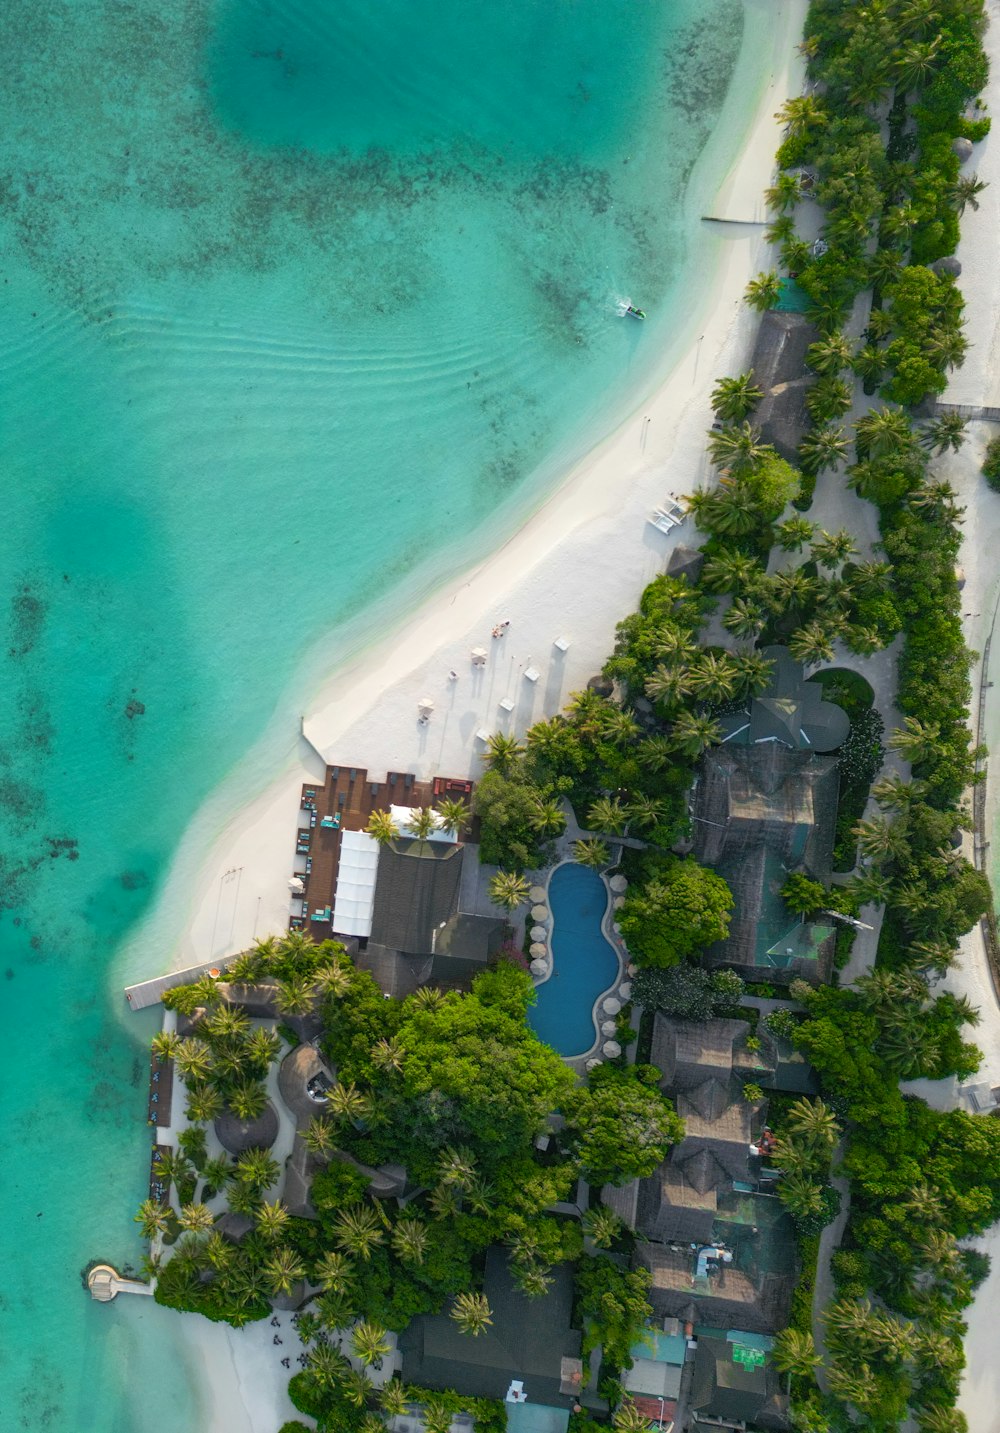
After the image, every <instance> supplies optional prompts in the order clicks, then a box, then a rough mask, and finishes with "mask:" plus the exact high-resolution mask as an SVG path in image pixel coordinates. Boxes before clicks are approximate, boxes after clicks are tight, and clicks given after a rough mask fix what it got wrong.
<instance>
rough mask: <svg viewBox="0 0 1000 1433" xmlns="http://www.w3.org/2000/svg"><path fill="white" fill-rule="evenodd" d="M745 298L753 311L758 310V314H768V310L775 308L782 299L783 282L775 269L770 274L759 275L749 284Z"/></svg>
mask: <svg viewBox="0 0 1000 1433" xmlns="http://www.w3.org/2000/svg"><path fill="white" fill-rule="evenodd" d="M743 297H744V298H745V299H746V301H747V303H748V304H749V305H750V307H751V308H752V309H756V310H757V312H758V313H766V312H767V310H768V309H771V308H774V306H775V304H776V303H777V302H778V300H779V298H780V297H781V280H780V279H779V278H778V275H777V274H776V273H775V272H774V270H773V269H772V270H771V271H770V273H759V274H758V275H757V277H756V278H755V279H751V280H750V282H749V283H748V284H747V287H746V293H745V294H744V295H743Z"/></svg>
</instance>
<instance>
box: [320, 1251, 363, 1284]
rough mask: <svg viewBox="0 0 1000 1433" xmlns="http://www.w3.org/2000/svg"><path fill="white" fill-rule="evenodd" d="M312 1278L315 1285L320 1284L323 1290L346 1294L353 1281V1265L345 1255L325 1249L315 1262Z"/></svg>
mask: <svg viewBox="0 0 1000 1433" xmlns="http://www.w3.org/2000/svg"><path fill="white" fill-rule="evenodd" d="M313 1278H314V1279H315V1281H316V1283H317V1284H322V1286H323V1288H324V1290H325V1289H329V1290H330V1291H331V1292H332V1293H334V1294H341V1295H342V1294H346V1293H347V1291H348V1289H350V1288H351V1285H352V1283H353V1281H354V1265H353V1264H352V1263H351V1261H350V1259H348V1257H347V1255H346V1254H338V1253H337V1252H336V1250H334V1249H326V1250H324V1252H323V1253H322V1254H321V1255H320V1256H319V1258H318V1259H317V1260H316V1266H315V1268H314V1270H313Z"/></svg>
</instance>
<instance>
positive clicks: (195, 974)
mask: <svg viewBox="0 0 1000 1433" xmlns="http://www.w3.org/2000/svg"><path fill="white" fill-rule="evenodd" d="M238 954H239V952H236V953H235V954H233V955H227V956H224V957H223V958H222V959H221V960H208V961H206V962H205V964H204V965H189V966H188V967H187V969H186V970H175V971H174V972H173V974H172V975H157V976H154V977H153V979H152V980H141V981H140V982H139V984H138V985H126V987H125V999H126V1000H127V1001H128V1003H129V1005H130V1006H131V1007H132V1009H133V1010H145V1009H146V1008H147V1006H149V1005H157V1004H159V1002H160V1000H161V999H162V998H163V992H164V991H165V990H172V989H173V987H174V986H175V985H193V984H194V983H195V981H196V980H200V979H201V977H202V976H203V975H207V974H208V972H209V971H210V970H225V968H226V966H227V965H229V964H230V963H231V962H232V961H234V960H235V959H236V957H237V955H238Z"/></svg>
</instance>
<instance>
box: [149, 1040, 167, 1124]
mask: <svg viewBox="0 0 1000 1433" xmlns="http://www.w3.org/2000/svg"><path fill="white" fill-rule="evenodd" d="M173 1093H174V1062H173V1060H158V1059H157V1058H156V1056H155V1055H150V1057H149V1101H148V1105H149V1108H148V1110H147V1116H146V1123H147V1124H151V1125H158V1126H159V1127H160V1129H169V1128H170V1111H171V1105H172V1104H173Z"/></svg>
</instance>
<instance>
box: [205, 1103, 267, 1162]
mask: <svg viewBox="0 0 1000 1433" xmlns="http://www.w3.org/2000/svg"><path fill="white" fill-rule="evenodd" d="M215 1133H216V1136H217V1138H218V1141H219V1143H220V1144H221V1145H222V1148H223V1149H224V1150H227V1151H228V1152H229V1153H230V1154H246V1152H247V1150H248V1149H270V1148H271V1146H272V1144H273V1143H274V1141H275V1140H276V1139H277V1138H278V1114H277V1111H276V1110H275V1108H274V1106H273V1105H272V1104H271V1102H270V1100H269V1101H268V1103H267V1104H266V1105H265V1106H264V1110H263V1112H262V1113H261V1114H260V1115H258V1116H257V1118H256V1119H253V1120H241V1119H240V1118H239V1117H238V1116H237V1115H234V1114H233V1112H232V1110H226V1111H225V1113H224V1114H221V1115H220V1116H219V1118H218V1119H217V1120H216V1121H215Z"/></svg>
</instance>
